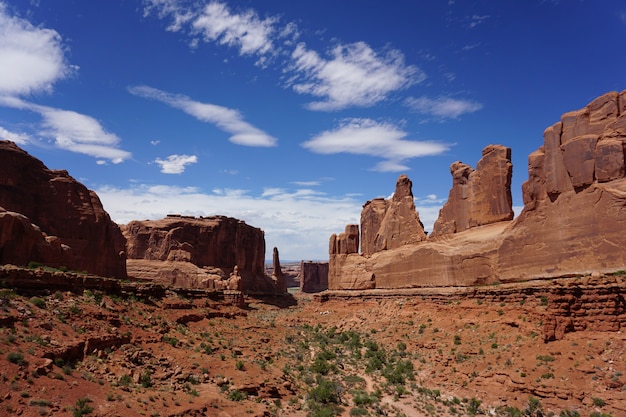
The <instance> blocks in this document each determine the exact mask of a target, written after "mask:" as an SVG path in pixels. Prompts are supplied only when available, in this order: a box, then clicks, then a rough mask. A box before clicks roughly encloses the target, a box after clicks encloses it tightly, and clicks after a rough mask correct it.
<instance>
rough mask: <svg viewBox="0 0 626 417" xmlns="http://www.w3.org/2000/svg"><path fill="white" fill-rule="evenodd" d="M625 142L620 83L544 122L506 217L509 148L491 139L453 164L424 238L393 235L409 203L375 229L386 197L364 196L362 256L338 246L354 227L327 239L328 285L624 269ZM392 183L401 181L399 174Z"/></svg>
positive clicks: (457, 282) (508, 278)
mask: <svg viewBox="0 0 626 417" xmlns="http://www.w3.org/2000/svg"><path fill="white" fill-rule="evenodd" d="M625 142H626V90H625V91H623V92H621V93H617V92H611V93H607V94H605V95H603V96H601V97H599V98H597V99H596V100H594V101H592V102H591V103H590V104H589V105H587V106H586V107H584V108H583V109H580V110H577V111H573V112H569V113H566V114H564V115H563V116H562V117H561V120H560V121H559V122H558V123H556V124H555V125H553V126H551V127H549V128H548V129H546V131H545V132H544V143H543V145H542V146H541V147H540V148H539V149H538V150H537V151H535V152H533V153H532V154H531V155H530V156H529V159H528V161H529V162H528V180H527V181H526V182H525V183H524V184H523V187H522V193H523V198H524V209H523V211H522V213H521V214H520V216H519V217H518V218H516V219H515V220H511V218H512V210H511V197H510V183H511V181H510V178H511V169H512V168H511V164H510V150H509V149H508V148H506V147H504V146H499V145H489V146H488V147H486V148H485V150H484V151H483V157H482V159H481V160H480V162H479V163H478V164H477V168H476V170H473V169H472V168H471V167H469V166H467V165H465V164H463V163H462V162H455V163H454V164H452V166H451V173H452V176H453V185H452V190H451V191H450V198H449V200H448V202H447V203H446V205H445V206H444V207H443V208H442V210H441V212H440V216H439V219H438V220H437V224H436V226H435V229H434V231H433V233H432V236H429V237H428V238H427V239H424V237H423V236H422V233H423V230H421V231H419V230H418V232H416V233H415V234H414V236H413V240H412V241H411V239H410V238H408V239H407V238H406V237H403V238H402V239H398V234H397V230H399V229H400V230H402V225H403V224H404V223H403V222H404V221H405V220H401V219H403V218H404V219H407V218H411V219H413V217H412V213H410V214H407V211H406V210H407V209H408V206H406V205H405V206H404V211H402V214H400V211H398V210H396V211H395V212H393V213H394V214H393V215H392V216H393V217H394V218H387V219H385V220H386V224H394V222H397V224H399V225H400V227H399V228H398V227H397V226H396V227H387V228H384V227H382V225H383V219H384V218H385V216H387V214H388V213H392V212H390V211H389V207H390V206H391V205H392V204H393V203H394V199H392V200H391V201H388V200H383V199H376V200H372V201H371V202H368V203H366V204H365V206H364V208H363V212H362V216H361V242H362V247H361V253H358V249H357V250H354V245H350V244H345V243H344V242H358V241H359V234H358V229H359V226H358V225H349V226H348V228H346V231H345V232H344V233H342V234H340V235H339V236H336V235H333V236H331V239H330V247H329V278H328V280H329V289H331V290H344V289H347V290H364V289H374V288H390V289H393V288H411V287H427V286H435V287H436V286H472V285H483V284H490V283H498V282H516V281H524V280H529V279H540V278H551V277H562V276H572V275H583V274H589V273H592V272H614V271H616V270H621V269H626V251H624V250H623V248H624V247H626V246H625V245H626V233H625V232H626V178H624V177H625V172H626V169H625V158H624V143H625ZM400 183H404V184H410V181H407V179H405V176H401V177H400V178H399V179H398V184H400ZM398 184H397V185H396V192H398V191H399V190H398ZM400 192H401V193H403V194H402V195H403V196H408V195H411V196H412V192H411V193H407V191H406V190H402V189H400ZM411 200H412V197H411ZM413 210H414V208H413ZM415 216H416V217H417V214H416V215H415ZM417 218H419V217H417ZM413 225H414V221H413V220H411V221H410V222H409V223H408V226H407V227H408V228H411V229H412V228H413V227H414V226H413ZM374 230H376V232H375V233H374ZM379 242H387V245H384V244H379ZM389 242H404V243H399V244H398V245H390V244H389ZM357 248H358V246H357Z"/></svg>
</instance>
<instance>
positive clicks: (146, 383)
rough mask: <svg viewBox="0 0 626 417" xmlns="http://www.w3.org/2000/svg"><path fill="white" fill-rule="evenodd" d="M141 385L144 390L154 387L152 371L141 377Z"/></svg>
mask: <svg viewBox="0 0 626 417" xmlns="http://www.w3.org/2000/svg"><path fill="white" fill-rule="evenodd" d="M139 383H140V384H141V386H142V387H144V388H150V387H151V386H152V374H151V373H150V371H146V372H144V373H143V374H142V375H141V377H140V378H139Z"/></svg>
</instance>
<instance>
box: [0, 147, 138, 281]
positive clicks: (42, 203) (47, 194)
mask: <svg viewBox="0 0 626 417" xmlns="http://www.w3.org/2000/svg"><path fill="white" fill-rule="evenodd" d="M0 159H1V160H2V164H0V206H2V207H3V208H4V209H5V210H6V211H7V212H12V213H19V214H21V215H22V216H24V218H27V219H28V220H25V219H21V220H19V221H18V220H17V218H14V221H13V222H12V226H11V227H22V226H23V227H24V230H25V233H26V235H25V236H23V237H22V238H21V239H18V240H19V241H20V242H21V243H19V244H20V245H23V246H22V248H23V249H25V250H27V252H20V253H19V254H18V253H16V252H15V251H14V250H13V249H11V248H10V245H12V244H17V242H18V241H16V240H11V241H10V242H8V241H6V240H5V242H4V244H3V246H0V252H2V253H3V255H2V262H4V263H17V264H23V263H24V262H25V261H37V262H42V263H46V264H48V265H50V266H53V267H57V268H58V267H60V266H65V267H67V268H69V269H73V270H79V271H87V272H90V273H93V274H97V275H101V276H106V277H116V278H125V277H126V258H125V252H124V251H125V243H126V242H125V240H124V237H123V236H122V233H121V231H120V228H119V227H118V226H117V225H116V224H115V223H114V222H112V221H111V218H110V217H109V215H108V213H107V212H106V211H104V208H103V207H102V203H101V202H100V199H99V198H98V196H97V195H96V193H94V192H93V191H90V190H88V189H87V188H86V187H85V186H84V185H83V184H81V183H79V182H78V181H76V180H75V179H74V178H72V177H71V176H70V175H69V174H68V173H67V171H56V170H50V169H48V168H46V167H45V166H44V164H43V163H42V162H41V161H39V160H38V159H36V158H34V157H32V156H31V155H29V154H28V153H27V152H26V151H24V150H22V149H21V148H19V147H18V146H17V145H16V144H15V143H13V142H10V141H0ZM5 216H13V217H15V216H14V215H13V214H8V215H5ZM7 221H8V220H7V219H5V222H7ZM16 222H17V223H20V224H22V226H18V225H17V223H16ZM26 223H32V224H34V225H36V226H33V228H34V229H35V231H34V232H33V230H32V229H31V227H30V226H28V225H27V224H26ZM5 227H8V226H7V224H6V223H4V225H3V230H2V231H0V234H6V233H12V232H6V231H5V230H4V229H5ZM27 229H28V230H27ZM13 230H15V229H13ZM38 233H41V237H43V238H44V240H45V241H46V242H47V244H48V246H50V247H49V248H45V247H44V246H45V245H43V244H42V243H41V239H40V238H38V237H36V236H35V235H36V234H38ZM27 239H35V240H38V241H39V242H38V243H35V242H34V241H31V243H27V242H26V241H25V240H27ZM11 242H13V243H11ZM7 245H9V246H7ZM70 252H71V255H70ZM8 253H13V255H8Z"/></svg>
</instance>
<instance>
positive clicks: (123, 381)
mask: <svg viewBox="0 0 626 417" xmlns="http://www.w3.org/2000/svg"><path fill="white" fill-rule="evenodd" d="M132 382H133V378H132V377H131V376H130V375H128V374H125V375H122V376H121V377H120V380H119V381H118V384H119V385H120V386H122V387H127V386H129V385H130V384H132Z"/></svg>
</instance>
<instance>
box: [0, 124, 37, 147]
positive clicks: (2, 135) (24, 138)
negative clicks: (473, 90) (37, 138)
mask: <svg viewBox="0 0 626 417" xmlns="http://www.w3.org/2000/svg"><path fill="white" fill-rule="evenodd" d="M0 139H3V140H10V141H11V142H15V143H17V144H18V145H25V144H27V143H29V142H30V137H29V136H28V135H26V134H24V133H14V132H10V131H8V130H6V129H5V128H3V127H2V126H0Z"/></svg>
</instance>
